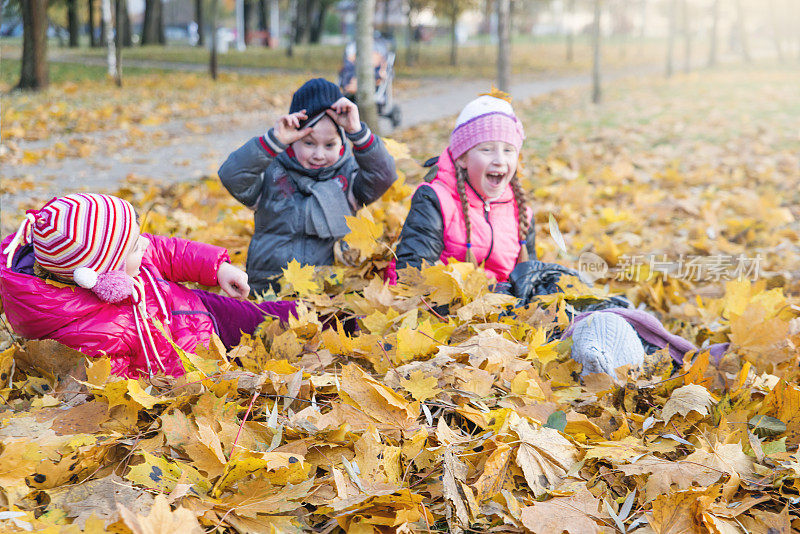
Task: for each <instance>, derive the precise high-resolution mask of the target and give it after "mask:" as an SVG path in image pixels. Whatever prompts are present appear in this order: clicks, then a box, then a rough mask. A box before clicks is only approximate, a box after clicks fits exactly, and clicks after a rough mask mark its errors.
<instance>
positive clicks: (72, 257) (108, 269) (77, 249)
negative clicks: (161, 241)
mask: <svg viewBox="0 0 800 534" xmlns="http://www.w3.org/2000/svg"><path fill="white" fill-rule="evenodd" d="M136 228H137V223H136V213H135V212H134V209H133V206H131V204H130V202H127V201H125V200H122V199H121V198H117V197H113V196H110V195H97V194H74V195H67V196H64V197H60V198H54V199H53V200H51V201H50V202H48V203H47V204H45V205H44V207H42V208H41V209H39V210H29V211H28V212H27V221H26V222H24V223H23V225H22V226H21V227H20V229H19V231H18V232H17V235H16V236H15V237H14V241H12V244H11V245H10V246H9V247H8V249H7V250H6V253H7V254H9V256H13V254H14V250H15V249H16V246H17V245H18V244H20V243H24V242H28V241H29V242H30V243H32V244H33V254H34V257H35V258H36V261H37V262H38V263H39V265H41V266H42V267H43V268H44V269H46V270H47V271H48V272H51V273H53V274H55V275H56V276H58V277H59V278H62V279H64V280H73V281H74V282H75V283H76V284H78V285H79V286H81V287H85V288H87V289H91V290H93V291H94V292H95V293H96V294H97V296H98V297H100V298H101V299H102V300H105V301H107V302H119V301H121V300H123V299H125V298H126V297H128V296H130V295H131V292H132V290H133V279H132V278H131V277H130V276H128V275H126V274H125V273H124V272H123V271H121V269H122V268H123V267H124V261H125V256H126V254H127V252H128V249H129V248H130V246H131V245H132V242H133V239H134V237H135V234H136V231H135V230H136ZM28 231H30V237H29V240H26V235H27V233H28Z"/></svg>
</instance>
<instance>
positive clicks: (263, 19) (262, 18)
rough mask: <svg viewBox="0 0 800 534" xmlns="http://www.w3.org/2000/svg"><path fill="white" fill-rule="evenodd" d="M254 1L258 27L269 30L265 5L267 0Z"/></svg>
mask: <svg viewBox="0 0 800 534" xmlns="http://www.w3.org/2000/svg"><path fill="white" fill-rule="evenodd" d="M256 2H257V3H258V29H259V31H262V32H265V31H267V30H269V26H268V24H269V22H268V19H269V16H268V15H267V13H268V12H269V6H268V5H267V0H256Z"/></svg>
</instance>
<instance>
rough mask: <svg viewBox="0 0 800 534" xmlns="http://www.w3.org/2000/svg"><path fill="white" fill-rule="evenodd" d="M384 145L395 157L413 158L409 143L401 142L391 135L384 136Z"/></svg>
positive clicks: (398, 158) (399, 158)
mask: <svg viewBox="0 0 800 534" xmlns="http://www.w3.org/2000/svg"><path fill="white" fill-rule="evenodd" d="M383 146H385V147H386V151H387V152H389V154H390V155H391V156H392V157H393V158H394V159H395V160H401V159H408V158H411V153H410V152H409V150H408V145H406V144H405V143H399V142H397V141H395V140H394V139H391V138H389V137H384V138H383Z"/></svg>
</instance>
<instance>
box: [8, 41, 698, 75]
mask: <svg viewBox="0 0 800 534" xmlns="http://www.w3.org/2000/svg"><path fill="white" fill-rule="evenodd" d="M700 48H701V47H700V46H697V49H698V53H702V51H700V50H699V49H700ZM5 49H6V50H12V51H15V50H18V45H17V46H15V45H13V44H11V45H5ZM343 50H344V47H343V46H341V45H302V46H296V47H295V48H294V54H293V56H292V57H289V56H287V54H286V50H285V49H268V48H261V47H251V48H248V49H247V50H245V51H242V52H239V51H236V50H229V51H228V52H227V53H225V54H220V55H219V64H220V65H222V66H227V67H255V68H272V69H278V70H286V71H293V72H313V73H316V74H317V75H322V76H326V77H329V78H335V76H336V73H337V71H338V69H339V67H340V66H341V63H342V54H343ZM496 50H497V49H496V46H495V45H493V44H491V43H489V42H486V41H485V40H484V41H483V42H481V41H476V42H474V43H468V44H464V45H461V46H459V47H458V50H457V65H456V66H452V65H450V46H449V44H448V43H447V42H446V40H445V41H443V40H441V39H438V40H436V41H434V42H429V43H422V44H420V45H419V54H418V60H417V61H415V62H414V64H413V65H410V66H409V65H407V64H406V57H407V50H406V49H405V47H404V45H403V44H402V43H401V44H400V46H399V48H398V52H397V59H396V62H395V68H396V72H397V75H398V77H401V78H422V77H448V78H452V77H458V78H494V77H495V76H496V75H497V72H496V69H497V67H496V59H495V58H496ZM51 54H52V55H53V56H54V57H55V56H62V57H73V58H75V59H79V58H80V57H85V56H91V57H103V56H104V55H105V50H104V49H102V48H88V47H82V48H79V49H68V48H55V47H52V46H51ZM208 55H209V54H208V50H206V49H203V48H197V47H190V46H183V45H181V46H178V45H175V46H145V47H132V48H126V49H124V51H123V58H124V59H136V60H152V61H163V62H179V63H195V64H205V63H207V62H208ZM662 57H663V43H660V42H659V41H653V40H647V41H644V42H642V43H640V42H639V41H637V40H634V39H628V40H625V39H619V38H617V39H609V40H608V41H607V42H605V43H604V48H603V62H604V64H605V66H606V67H607V68H616V67H622V66H627V65H640V64H646V63H651V62H653V61H654V60H658V61H661V58H662ZM124 59H123V61H124ZM590 65H591V47H590V45H589V42H588V40H587V39H586V38H585V37H583V36H579V37H577V38H576V39H575V45H574V57H573V60H572V61H571V62H567V61H566V44H565V41H564V40H563V38H562V39H557V38H552V37H550V38H543V39H535V40H532V39H524V38H517V39H515V41H514V43H513V45H512V73H513V74H515V75H525V76H531V75H536V74H543V73H547V72H554V71H555V72H565V73H567V72H586V71H587V70H588V68H589V66H590Z"/></svg>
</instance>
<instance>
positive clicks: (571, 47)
mask: <svg viewBox="0 0 800 534" xmlns="http://www.w3.org/2000/svg"><path fill="white" fill-rule="evenodd" d="M567 13H568V14H569V19H570V25H569V27H568V28H567V62H568V63H572V61H573V60H574V59H575V32H574V31H573V29H572V19H573V17H574V16H575V0H569V4H567Z"/></svg>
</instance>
